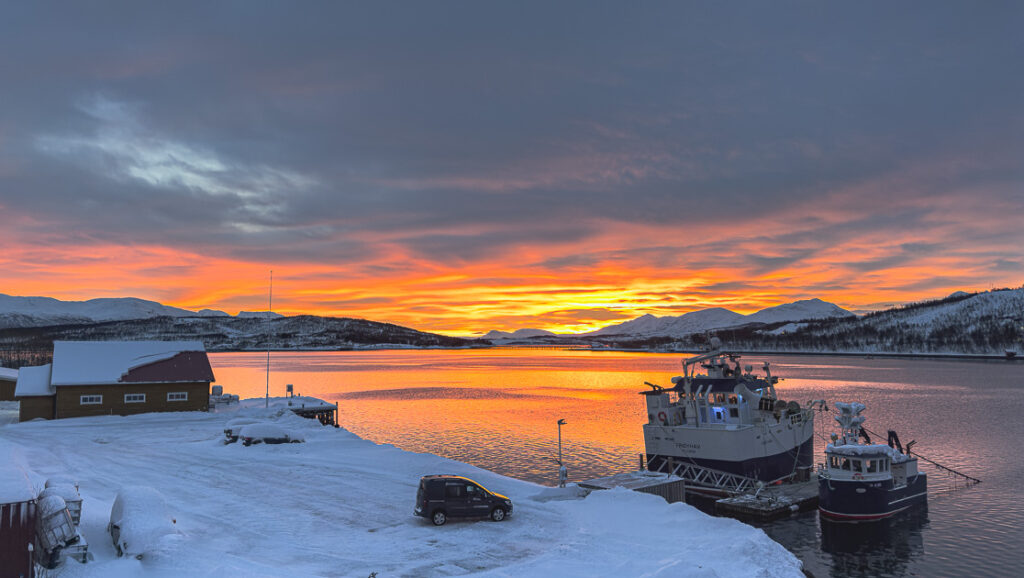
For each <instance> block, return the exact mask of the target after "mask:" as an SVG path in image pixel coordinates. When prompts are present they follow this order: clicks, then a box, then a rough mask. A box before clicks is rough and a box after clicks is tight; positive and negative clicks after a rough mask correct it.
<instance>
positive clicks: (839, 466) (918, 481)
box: [818, 402, 928, 521]
mask: <svg viewBox="0 0 1024 578" xmlns="http://www.w3.org/2000/svg"><path fill="white" fill-rule="evenodd" d="M835 407H836V408H837V409H838V410H839V415H838V416H836V421H838V422H839V425H840V427H841V428H842V435H841V436H836V435H833V436H832V440H833V441H832V443H830V444H828V445H827V446H826V447H825V457H826V461H825V464H823V465H822V466H821V467H820V468H819V470H818V511H820V512H821V515H822V516H826V517H828V518H831V519H834V520H845V521H870V520H879V519H882V518H887V517H889V516H892V515H893V514H896V513H897V512H901V511H903V510H906V509H907V508H909V507H910V506H913V505H915V504H921V503H924V502H926V501H927V499H928V478H927V476H926V475H925V474H924V473H922V472H920V471H918V468H917V465H918V463H917V458H916V457H914V456H913V455H911V454H910V447H909V444H908V447H907V451H906V453H904V452H903V447H902V445H901V444H900V443H899V438H898V437H897V436H896V433H895V432H892V431H890V432H889V440H888V441H889V445H884V444H873V443H871V440H870V437H868V435H867V432H865V431H864V429H863V428H862V427H861V424H863V423H864V416H862V415H860V413H861V412H862V411H864V404H862V403H856V402H854V403H836V404H835ZM861 438H863V439H864V441H865V443H861ZM911 443H913V442H911ZM894 446H895V447H894Z"/></svg>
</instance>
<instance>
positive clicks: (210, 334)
mask: <svg viewBox="0 0 1024 578" xmlns="http://www.w3.org/2000/svg"><path fill="white" fill-rule="evenodd" d="M56 340H63V341H97V340H107V341H117V340H127V341H140V340H154V341H182V340H195V341H202V342H203V344H204V345H205V346H206V349H207V351H252V350H258V351H264V350H266V349H267V348H268V347H269V348H271V349H297V350H302V349H307V350H323V349H327V350H337V349H358V348H362V347H376V346H384V345H387V346H392V347H394V346H405V347H466V346H468V345H470V344H471V343H472V342H471V341H469V340H466V339H460V338H457V337H448V336H445V335H436V334H433V333H424V332H422V331H416V330H414V329H408V328H406V327H401V326H398V325H392V324H390V323H378V322H374V321H366V320H365V319H351V318H339V317H315V316H312V315H300V316H296V317H282V318H274V319H270V320H267V319H265V318H262V317H228V316H221V317H153V318H149V319H129V320H126V321H111V322H107V323H87V324H81V325H60V326H52V327H34V328H21V329H6V330H4V329H0V343H17V344H18V345H17V347H15V348H13V349H15V350H18V351H27V352H31V351H39V352H43V353H47V354H48V352H50V351H51V350H52V348H53V345H52V344H53V342H54V341H56ZM13 353H17V351H15V352H11V353H5V352H4V351H3V349H2V348H0V365H4V364H5V362H6V363H7V364H8V365H9V366H11V367H17V366H18V365H38V364H41V363H47V362H48V359H46V358H43V359H31V360H28V359H26V360H13V362H12V361H9V360H6V359H5V356H10V355H12V354H13Z"/></svg>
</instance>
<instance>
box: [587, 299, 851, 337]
mask: <svg viewBox="0 0 1024 578" xmlns="http://www.w3.org/2000/svg"><path fill="white" fill-rule="evenodd" d="M843 317H856V315H854V314H853V313H851V312H849V311H847V310H846V309H843V308H842V307H839V306H838V305H835V304H834V303H828V302H826V301H822V300H821V299H804V300H802V301H795V302H793V303H786V304H784V305H777V306H775V307H769V308H767V309H762V310H760V311H758V312H757V313H752V314H750V315H741V314H739V313H735V312H733V311H729V310H728V309H724V308H722V307H713V308H710V309H701V310H700V311H691V312H690V313H686V314H684V315H679V316H677V317H656V316H654V315H644V316H642V317H638V318H636V319H633V320H632V321H626V322H625V323H619V324H618V325H610V326H608V327H603V328H601V329H598V330H597V331H592V332H590V333H586V334H584V335H586V336H595V337H605V336H611V335H630V336H640V337H684V336H687V335H693V334H695V333H703V332H705V331H710V330H713V329H725V328H728V327H738V326H741V325H746V324H748V323H763V324H769V323H778V322H781V321H806V320H809V319H839V318H843Z"/></svg>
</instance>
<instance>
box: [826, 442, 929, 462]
mask: <svg viewBox="0 0 1024 578" xmlns="http://www.w3.org/2000/svg"><path fill="white" fill-rule="evenodd" d="M825 451H826V452H828V453H835V454H840V455H844V456H876V455H879V454H881V455H886V456H889V457H890V458H891V459H892V461H894V462H896V463H899V462H905V461H907V460H909V459H910V456H908V455H906V454H901V453H900V452H898V451H896V450H895V449H894V448H891V447H889V446H887V445H884V444H866V445H859V444H846V445H832V444H828V445H826V446H825Z"/></svg>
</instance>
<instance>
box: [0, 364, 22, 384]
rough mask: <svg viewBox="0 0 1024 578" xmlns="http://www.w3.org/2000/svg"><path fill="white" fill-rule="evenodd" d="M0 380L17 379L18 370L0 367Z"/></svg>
mask: <svg viewBox="0 0 1024 578" xmlns="http://www.w3.org/2000/svg"><path fill="white" fill-rule="evenodd" d="M0 380H3V381H17V380H18V370H17V369H8V368H6V367H0Z"/></svg>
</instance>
